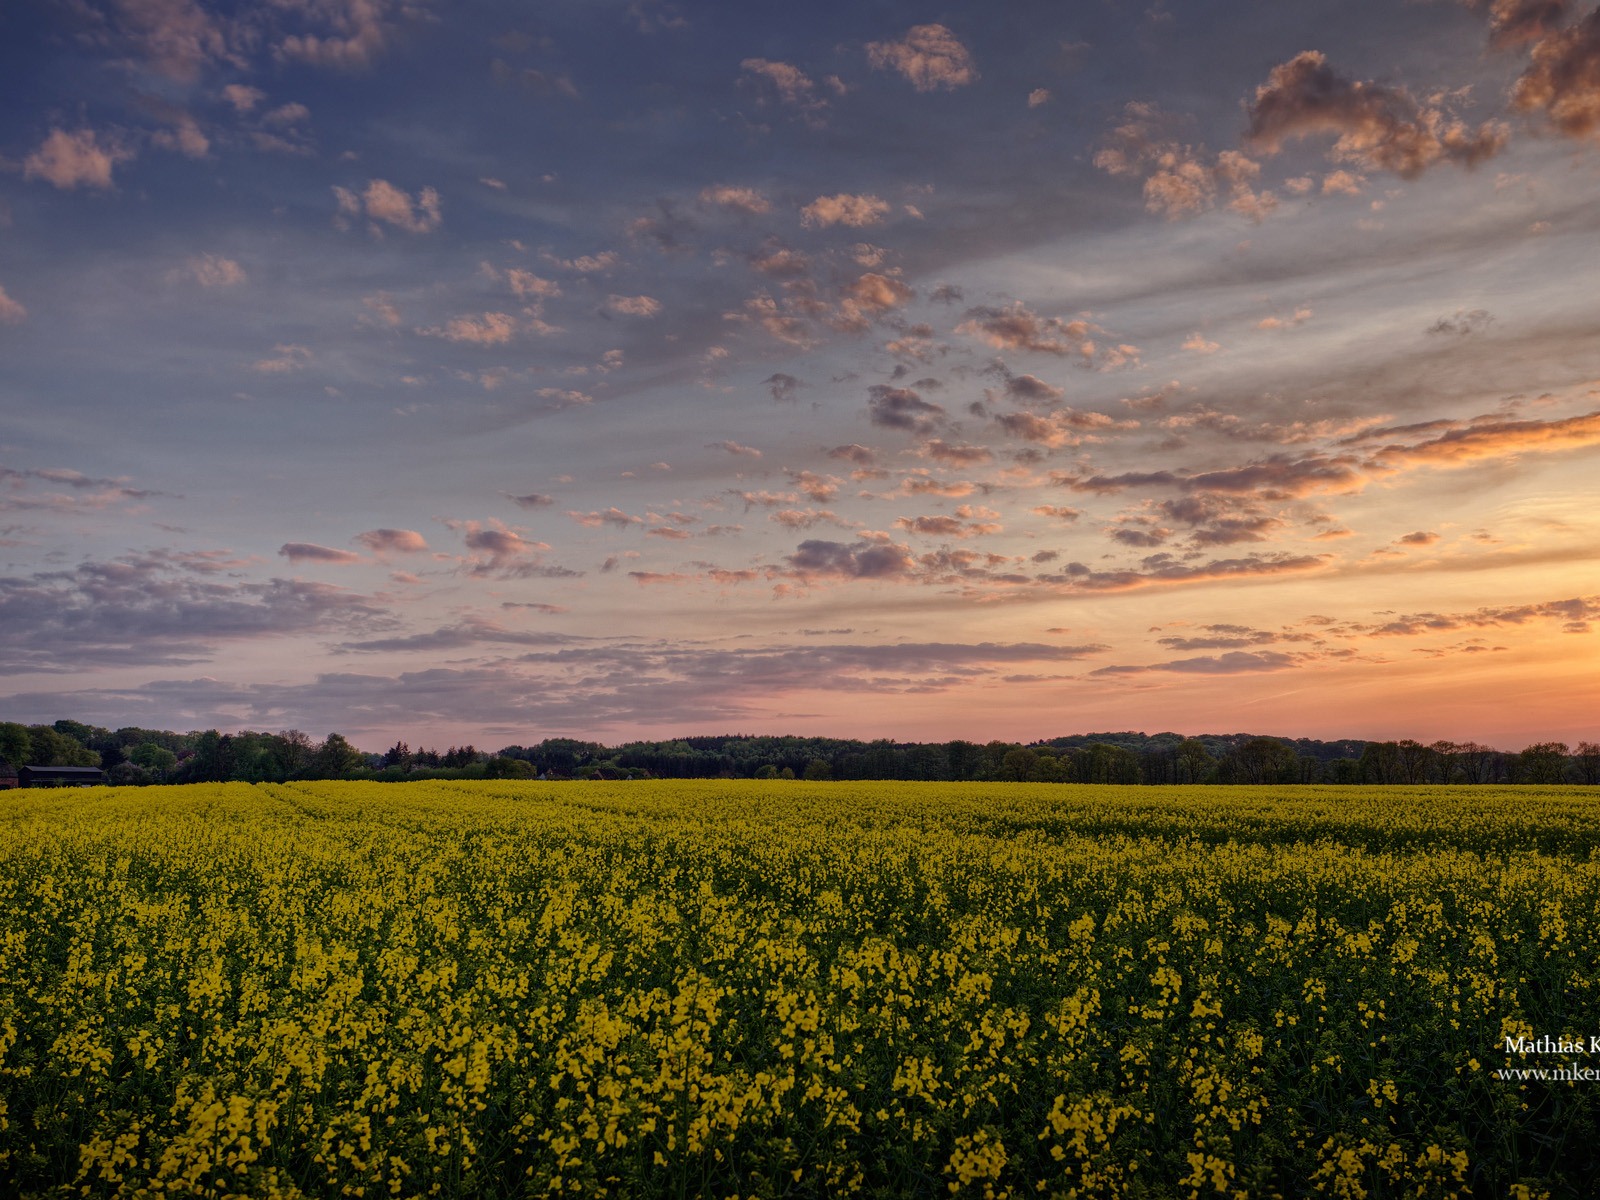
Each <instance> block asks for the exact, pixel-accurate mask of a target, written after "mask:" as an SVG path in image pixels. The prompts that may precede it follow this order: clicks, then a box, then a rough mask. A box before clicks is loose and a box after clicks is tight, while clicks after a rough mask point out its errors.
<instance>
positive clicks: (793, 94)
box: [739, 58, 828, 126]
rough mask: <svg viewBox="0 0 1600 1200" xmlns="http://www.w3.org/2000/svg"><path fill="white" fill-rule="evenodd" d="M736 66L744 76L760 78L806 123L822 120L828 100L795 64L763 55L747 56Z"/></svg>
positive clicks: (820, 121) (754, 78) (818, 123)
mask: <svg viewBox="0 0 1600 1200" xmlns="http://www.w3.org/2000/svg"><path fill="white" fill-rule="evenodd" d="M739 69H740V70H741V71H742V72H744V75H745V77H747V78H749V79H752V80H761V81H763V84H764V86H765V87H766V88H768V89H769V90H770V91H771V92H772V93H773V94H775V95H776V96H777V98H778V100H779V101H780V102H781V103H783V104H785V105H787V106H788V107H789V108H792V109H795V110H796V112H798V113H799V115H800V117H801V118H802V119H803V120H804V121H805V122H806V123H807V124H809V125H813V126H818V125H820V124H821V123H822V114H823V113H824V112H825V111H826V110H827V107H828V102H827V101H826V100H825V99H823V98H822V97H821V96H819V95H818V94H817V85H816V84H815V83H814V82H813V81H812V79H811V77H810V76H809V75H807V74H806V73H805V72H804V71H802V70H801V69H800V68H799V67H796V66H793V65H791V64H789V63H786V62H775V61H773V60H772V59H767V58H747V59H745V60H744V61H743V62H741V63H740V64H739Z"/></svg>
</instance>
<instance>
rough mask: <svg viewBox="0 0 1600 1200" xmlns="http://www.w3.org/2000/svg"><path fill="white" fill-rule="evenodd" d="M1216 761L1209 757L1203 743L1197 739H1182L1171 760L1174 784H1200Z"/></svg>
mask: <svg viewBox="0 0 1600 1200" xmlns="http://www.w3.org/2000/svg"><path fill="white" fill-rule="evenodd" d="M1216 765H1217V760H1216V759H1214V758H1212V757H1211V754H1210V752H1209V751H1208V750H1207V749H1206V747H1205V743H1204V742H1202V741H1201V740H1200V739H1199V738H1184V739H1183V741H1181V742H1179V743H1178V748H1177V751H1176V752H1175V755H1174V759H1173V766H1174V768H1175V774H1176V776H1177V778H1176V779H1175V780H1174V782H1176V783H1202V782H1204V781H1205V778H1206V776H1208V775H1209V774H1210V773H1211V770H1212V768H1213V767H1215V766H1216Z"/></svg>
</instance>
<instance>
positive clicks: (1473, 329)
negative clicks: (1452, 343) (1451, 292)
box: [1428, 308, 1494, 337]
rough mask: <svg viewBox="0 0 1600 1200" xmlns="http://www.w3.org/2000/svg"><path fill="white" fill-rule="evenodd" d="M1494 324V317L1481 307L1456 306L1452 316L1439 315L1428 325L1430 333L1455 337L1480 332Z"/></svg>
mask: <svg viewBox="0 0 1600 1200" xmlns="http://www.w3.org/2000/svg"><path fill="white" fill-rule="evenodd" d="M1492 324H1494V317H1493V315H1491V314H1490V313H1488V312H1486V311H1485V310H1483V309H1481V308H1474V309H1464V308H1458V309H1456V311H1455V315H1454V316H1449V317H1440V318H1439V319H1438V320H1437V321H1435V322H1434V323H1433V324H1432V325H1430V326H1428V332H1429V333H1431V334H1446V335H1453V336H1455V337H1467V336H1468V335H1470V334H1474V333H1481V332H1483V330H1485V329H1487V328H1489V326H1490V325H1492Z"/></svg>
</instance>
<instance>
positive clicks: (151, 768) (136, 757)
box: [128, 742, 178, 780]
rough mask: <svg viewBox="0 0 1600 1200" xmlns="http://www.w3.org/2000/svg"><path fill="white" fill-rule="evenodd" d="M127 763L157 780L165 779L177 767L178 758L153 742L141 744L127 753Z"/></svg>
mask: <svg viewBox="0 0 1600 1200" xmlns="http://www.w3.org/2000/svg"><path fill="white" fill-rule="evenodd" d="M128 761H129V762H131V763H133V764H134V765H135V766H138V767H142V768H143V769H144V770H145V771H147V772H149V773H150V774H151V775H153V776H154V777H155V778H156V779H158V780H159V779H165V778H166V777H167V776H168V775H170V774H171V773H172V772H173V770H174V769H175V768H176V767H177V765H178V756H177V755H176V754H174V753H173V752H172V751H171V750H168V749H167V748H166V747H164V746H158V745H156V744H155V743H154V742H141V743H139V745H137V746H135V747H134V748H133V749H132V751H130V752H129V754H128Z"/></svg>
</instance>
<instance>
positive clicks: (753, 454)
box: [706, 439, 761, 458]
mask: <svg viewBox="0 0 1600 1200" xmlns="http://www.w3.org/2000/svg"><path fill="white" fill-rule="evenodd" d="M706 449H707V450H726V451H727V452H728V453H729V454H742V455H746V456H747V457H750V458H760V457H761V451H759V450H757V449H756V448H755V447H754V446H745V445H742V444H740V443H739V442H735V441H732V440H729V439H725V440H723V441H720V442H708V443H707V444H706Z"/></svg>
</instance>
